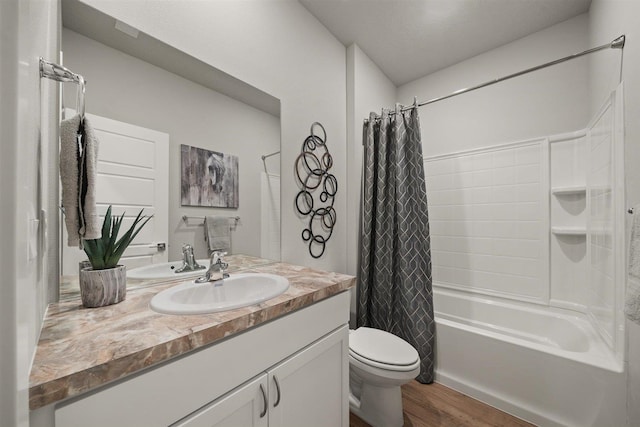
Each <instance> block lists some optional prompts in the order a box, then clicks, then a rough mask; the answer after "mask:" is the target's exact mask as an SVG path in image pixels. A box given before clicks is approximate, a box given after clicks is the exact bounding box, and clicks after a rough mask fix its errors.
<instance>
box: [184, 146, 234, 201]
mask: <svg viewBox="0 0 640 427" xmlns="http://www.w3.org/2000/svg"><path fill="white" fill-rule="evenodd" d="M180 162H181V165H182V168H181V174H180V176H181V187H180V188H181V190H180V193H181V195H180V196H181V204H182V206H206V207H215V208H237V207H238V199H239V197H238V157H237V156H233V155H230V154H224V153H219V152H217V151H210V150H206V149H204V148H198V147H192V146H190V145H184V144H181V145H180Z"/></svg>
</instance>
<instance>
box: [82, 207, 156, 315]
mask: <svg viewBox="0 0 640 427" xmlns="http://www.w3.org/2000/svg"><path fill="white" fill-rule="evenodd" d="M143 210H144V209H143ZM143 210H141V211H140V212H139V213H138V216H137V217H136V219H135V220H134V221H133V224H132V225H131V227H130V228H129V229H128V230H127V232H126V233H125V234H124V235H123V236H122V237H121V238H120V239H118V232H119V231H120V225H121V224H122V220H123V219H124V213H123V214H122V216H120V217H115V218H112V217H111V206H109V208H108V209H107V213H106V215H105V217H104V222H103V223H102V237H101V238H99V239H93V240H84V242H83V243H84V252H85V253H86V254H87V257H89V262H90V263H91V267H85V268H82V269H81V270H80V297H81V298H82V305H84V306H85V307H102V306H105V305H111V304H116V303H118V302H120V301H122V300H124V298H125V296H126V295H127V270H126V267H125V266H124V265H118V261H120V257H121V256H122V253H123V252H124V251H125V249H127V247H128V246H129V244H130V243H131V242H132V241H133V239H134V238H135V237H136V235H137V234H138V233H139V232H140V230H141V229H142V227H144V226H145V224H146V223H147V222H149V220H150V219H151V218H152V217H153V215H152V216H146V215H142V212H143Z"/></svg>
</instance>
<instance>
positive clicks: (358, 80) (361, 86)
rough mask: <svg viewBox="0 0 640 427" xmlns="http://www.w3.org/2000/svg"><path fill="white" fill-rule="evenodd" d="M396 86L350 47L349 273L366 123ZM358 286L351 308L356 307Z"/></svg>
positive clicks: (353, 267) (354, 255) (354, 264)
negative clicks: (364, 125)
mask: <svg viewBox="0 0 640 427" xmlns="http://www.w3.org/2000/svg"><path fill="white" fill-rule="evenodd" d="M395 100H396V87H395V85H394V84H393V83H392V82H391V80H389V78H388V77H387V76H385V75H384V73H383V72H382V71H380V69H379V68H378V66H377V65H376V64H374V63H373V61H371V59H369V57H368V56H367V55H366V54H365V53H364V52H363V51H362V50H361V49H360V48H359V47H358V45H356V44H352V45H351V46H349V47H348V48H347V162H348V164H349V167H348V169H347V183H348V185H347V186H346V187H347V231H348V236H347V271H346V272H347V273H348V274H353V275H355V274H356V273H357V268H358V230H359V216H358V214H359V212H360V182H361V177H362V151H363V150H362V123H363V120H364V119H365V118H368V117H369V112H371V111H375V112H378V113H379V112H380V110H381V109H382V108H391V107H393V105H394V103H395ZM355 307H356V299H355V288H354V290H353V291H352V298H351V312H352V313H355V310H356V308H355Z"/></svg>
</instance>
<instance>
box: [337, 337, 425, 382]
mask: <svg viewBox="0 0 640 427" xmlns="http://www.w3.org/2000/svg"><path fill="white" fill-rule="evenodd" d="M349 355H350V356H351V357H353V358H354V359H356V360H358V361H360V362H362V363H364V364H366V365H368V366H372V367H376V368H379V369H383V370H387V371H400V372H406V371H412V370H414V369H416V367H417V366H419V365H420V356H419V355H418V352H417V351H416V349H415V348H413V346H412V345H411V344H409V343H408V342H406V341H405V340H403V339H402V338H400V337H397V336H395V335H393V334H390V333H389V332H385V331H382V330H379V329H373V328H367V327H360V328H358V329H356V330H354V331H351V333H350V334H349Z"/></svg>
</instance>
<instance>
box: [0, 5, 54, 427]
mask: <svg viewBox="0 0 640 427" xmlns="http://www.w3.org/2000/svg"><path fill="white" fill-rule="evenodd" d="M58 22H59V20H58V4H57V2H53V1H52V2H41V1H23V0H20V1H18V0H6V1H2V2H0V29H1V30H0V31H1V36H0V39H1V41H0V46H1V49H2V50H1V55H2V61H0V62H1V64H0V94H1V96H0V97H1V98H2V118H1V119H0V125H1V126H0V129H1V132H2V133H1V134H0V135H1V138H2V156H0V177H1V178H0V192H1V193H0V194H1V198H2V204H1V205H2V207H1V208H0V241H2V244H3V246H4V248H5V250H3V251H2V257H1V260H0V269H1V271H2V272H3V279H2V286H0V313H1V314H0V316H1V320H0V324H2V328H0V340H2V343H3V344H2V350H0V414H1V415H0V419H1V421H0V422H1V423H2V424H3V425H8V426H9V425H11V426H13V425H16V426H28V425H29V410H28V398H29V392H28V387H29V370H30V367H31V361H32V358H33V352H34V348H35V345H36V341H37V339H38V334H39V332H40V325H41V322H42V317H43V315H44V311H45V308H46V304H47V302H48V300H49V295H48V292H47V290H48V289H47V288H48V281H47V276H48V265H47V260H48V257H49V254H48V252H47V250H46V248H48V247H49V243H50V241H46V240H44V239H42V243H41V244H40V243H39V242H40V240H41V238H42V237H41V236H39V233H41V232H42V230H43V228H42V227H39V228H38V226H37V223H36V222H35V221H34V220H37V219H38V218H41V216H40V211H41V209H42V210H48V206H49V192H48V190H47V189H46V188H43V187H42V186H41V184H44V183H46V179H47V175H46V174H47V173H48V172H49V170H48V167H49V165H48V164H45V163H43V164H41V163H40V158H41V155H43V154H44V153H46V152H47V151H48V149H49V148H53V149H55V148H56V145H55V141H57V137H56V135H57V133H56V127H55V126H54V127H51V124H52V123H55V122H57V120H58V117H57V113H56V110H57V101H56V97H55V91H54V90H53V89H54V85H55V84H54V83H52V82H49V81H44V80H43V81H41V80H40V77H39V68H38V57H39V56H43V57H45V58H47V59H50V60H56V58H57V51H58V49H57V46H58V38H57V36H56V33H57V24H58ZM41 100H42V102H41ZM49 107H51V108H49ZM56 198H57V194H56ZM54 218H55V216H54ZM49 226H50V227H53V228H54V229H55V228H56V224H55V219H54V220H53V221H52V222H50V223H49ZM29 230H31V231H29ZM54 240H55V239H54ZM29 243H32V245H30V244H29ZM54 243H55V242H54ZM53 246H54V247H55V244H54V245H53Z"/></svg>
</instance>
